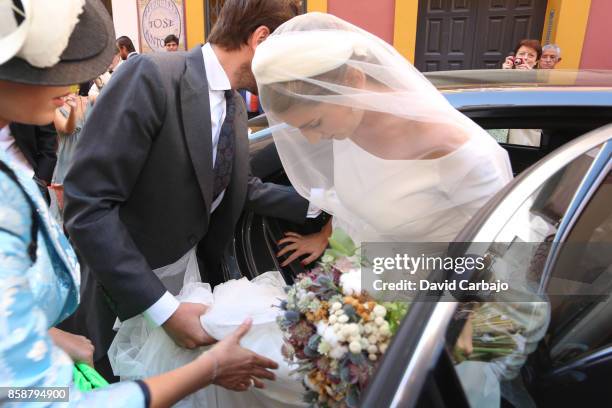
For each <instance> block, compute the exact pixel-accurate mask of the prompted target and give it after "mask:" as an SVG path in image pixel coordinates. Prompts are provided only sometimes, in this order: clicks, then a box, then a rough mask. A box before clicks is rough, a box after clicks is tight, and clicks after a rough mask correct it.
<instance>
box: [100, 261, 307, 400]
mask: <svg viewBox="0 0 612 408" xmlns="http://www.w3.org/2000/svg"><path fill="white" fill-rule="evenodd" d="M181 269H182V271H183V272H184V275H183V273H182V272H181ZM156 273H158V276H160V275H161V276H160V278H161V280H162V282H164V284H166V285H168V283H169V282H173V283H171V285H172V284H176V282H177V280H178V278H179V277H180V278H182V281H183V282H184V285H183V287H182V289H180V292H179V293H178V295H177V296H176V297H177V299H178V300H179V301H181V302H191V303H200V304H204V305H207V306H209V309H208V311H207V313H206V314H204V315H203V316H202V317H201V323H202V327H203V328H204V330H206V332H207V333H208V334H210V335H211V336H212V337H214V338H215V339H217V340H221V339H223V338H225V337H226V336H228V335H230V334H231V333H233V332H234V331H235V330H236V329H237V328H238V326H240V324H241V323H242V322H243V321H244V320H245V319H246V318H247V317H251V318H252V319H253V325H252V328H251V330H250V331H249V332H248V333H247V334H246V335H245V336H244V337H243V339H242V341H241V345H242V346H243V347H245V348H248V349H250V350H252V351H254V352H256V353H258V354H260V355H262V356H265V357H267V358H269V359H271V360H274V361H276V362H277V363H278V364H279V368H278V369H277V370H275V374H276V377H277V379H276V381H265V383H266V388H265V389H263V390H259V389H254V388H252V389H250V390H249V391H246V392H240V393H238V392H233V391H228V390H226V389H224V388H222V387H218V386H214V385H213V386H209V387H206V388H205V389H202V390H200V391H198V392H196V393H194V394H192V395H190V396H188V397H187V398H185V399H183V400H181V401H180V402H179V403H178V404H177V405H176V406H178V407H205V408H214V407H247V406H248V407H279V408H280V407H298V406H305V404H304V403H303V402H302V395H303V393H304V389H303V386H302V384H301V382H300V381H299V380H297V379H296V378H294V377H293V376H292V374H291V367H290V366H289V365H287V363H286V362H285V361H284V359H283V356H282V354H281V350H282V346H283V336H282V333H281V331H280V330H279V328H278V326H277V324H276V317H277V316H278V313H279V312H280V309H279V308H278V307H277V306H278V304H279V303H280V301H281V300H282V299H284V298H285V297H286V296H285V292H284V286H285V282H284V280H283V278H282V275H281V274H280V273H279V272H266V273H264V274H262V275H260V276H258V277H256V278H255V279H253V280H252V281H249V280H248V279H246V278H242V279H239V280H230V281H228V282H225V283H223V284H221V285H219V286H216V287H215V289H214V291H211V288H210V285H209V284H207V283H202V282H200V274H199V270H198V266H197V261H196V255H195V250H192V251H190V252H189V253H188V254H186V255H185V256H184V257H183V258H181V259H180V260H179V261H177V262H176V263H175V264H173V265H170V266H169V267H166V268H163V271H159V270H158V271H156ZM207 349H208V347H201V348H199V349H196V350H188V349H185V348H182V347H179V346H177V345H176V344H175V343H174V341H173V340H172V339H171V338H170V337H169V336H168V335H167V334H166V332H165V331H164V330H163V329H162V328H160V327H153V326H152V325H151V324H149V323H148V322H147V321H146V320H145V319H144V318H143V317H142V316H137V317H134V318H132V319H129V320H127V321H125V322H123V323H122V324H121V325H120V328H119V331H118V332H117V335H116V336H115V339H114V340H113V343H112V345H111V347H110V349H109V351H108V356H109V360H110V362H111V366H112V368H113V371H114V373H115V375H117V376H119V377H121V380H133V379H142V378H146V377H150V376H154V375H157V374H161V373H164V372H167V371H170V370H173V369H176V368H178V367H181V366H183V365H185V364H187V363H190V362H191V361H193V360H195V359H197V358H198V357H199V356H200V355H201V354H202V353H203V352H205V351H206V350H207Z"/></svg>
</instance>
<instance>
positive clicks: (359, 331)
mask: <svg viewBox="0 0 612 408" xmlns="http://www.w3.org/2000/svg"><path fill="white" fill-rule="evenodd" d="M329 244H330V247H331V249H328V250H327V251H326V253H325V255H324V256H323V258H322V261H321V263H320V265H319V266H318V267H316V268H314V269H312V270H311V271H309V272H307V273H304V274H302V275H299V276H298V277H297V278H296V280H295V283H294V284H293V285H292V286H289V287H287V300H286V301H283V302H282V304H281V308H282V309H283V311H284V313H283V314H282V315H281V316H279V322H278V323H279V325H280V327H281V330H282V331H283V333H284V335H285V340H286V346H285V350H284V352H285V356H286V357H287V359H288V360H289V361H290V362H291V363H294V364H296V365H297V368H296V371H297V372H298V373H299V374H300V375H301V377H302V378H303V382H304V385H305V386H306V388H307V393H306V396H305V398H306V401H307V402H309V403H310V404H311V405H316V406H323V407H345V406H346V407H356V406H357V404H358V401H359V396H360V393H361V391H362V390H363V389H365V387H366V385H367V382H368V380H369V378H370V376H371V375H372V373H373V372H374V368H375V366H376V364H377V362H378V360H379V359H380V357H381V356H382V354H383V353H384V352H385V350H386V349H387V347H388V345H389V342H390V339H391V337H392V336H393V334H395V332H396V330H397V328H398V327H399V324H400V322H401V320H402V318H403V317H404V315H405V314H406V312H407V310H408V306H407V304H406V303H402V302H384V303H379V302H376V301H375V300H374V299H373V298H372V297H370V296H369V295H368V294H367V293H365V292H363V291H362V290H361V275H360V266H361V260H360V256H359V252H358V250H357V248H356V247H355V245H354V243H353V242H352V240H351V239H350V238H349V237H348V236H347V235H346V234H345V233H344V232H343V231H341V230H336V231H334V233H333V234H332V236H331V237H330V239H329Z"/></svg>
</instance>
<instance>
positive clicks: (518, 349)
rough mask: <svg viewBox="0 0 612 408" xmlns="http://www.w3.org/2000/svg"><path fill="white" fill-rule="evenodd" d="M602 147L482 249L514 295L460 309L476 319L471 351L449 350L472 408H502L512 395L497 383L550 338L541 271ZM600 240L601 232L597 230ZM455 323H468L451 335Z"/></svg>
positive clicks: (564, 172) (493, 275)
mask: <svg viewBox="0 0 612 408" xmlns="http://www.w3.org/2000/svg"><path fill="white" fill-rule="evenodd" d="M600 149H601V146H600V147H597V148H596V149H592V150H591V151H589V152H587V153H585V154H582V155H581V156H579V157H578V158H576V159H575V160H573V161H572V162H570V163H568V164H567V165H566V166H564V167H563V168H562V169H561V170H560V171H558V172H557V173H556V174H554V175H553V176H552V177H550V178H549V179H548V180H546V181H545V182H543V184H542V185H541V186H540V187H539V188H537V189H536V190H535V192H534V193H533V194H532V195H531V196H530V197H529V198H528V199H527V200H526V201H525V202H523V203H522V204H521V205H520V206H519V207H518V209H517V210H516V211H515V212H514V214H512V215H511V216H509V218H508V220H507V222H505V224H504V225H503V227H502V228H501V229H500V230H499V232H498V233H497V236H496V237H495V239H494V240H493V242H491V243H488V244H483V245H484V247H485V248H487V249H486V250H485V251H484V253H485V254H486V257H487V259H488V262H489V265H490V266H489V272H490V276H489V279H490V280H491V281H493V280H495V279H497V278H501V279H502V280H505V281H507V282H511V283H512V289H513V290H512V291H509V292H508V293H506V294H500V295H499V297H496V298H495V299H499V300H498V301H496V302H486V303H475V304H474V303H472V304H471V305H468V307H464V306H466V305H462V306H461V307H460V308H459V309H460V310H461V312H460V313H459V315H460V314H461V313H463V316H464V317H465V316H466V315H469V316H470V319H469V321H468V324H466V325H465V326H464V327H463V331H462V336H465V333H466V330H467V331H468V332H469V333H468V334H470V335H471V338H472V339H471V345H472V348H473V350H472V353H471V354H470V355H469V356H466V352H465V350H458V349H457V344H458V343H454V344H448V345H447V346H448V347H449V349H450V351H452V354H453V356H455V363H457V364H455V369H456V371H457V374H458V376H459V378H460V380H461V383H462V385H463V387H464V390H465V392H466V395H467V396H468V400H469V401H470V403H471V404H472V405H482V404H485V405H490V404H495V401H497V405H499V399H500V398H501V397H507V396H504V394H503V392H502V389H504V387H501V386H500V385H499V384H500V383H502V382H504V381H511V380H513V379H514V378H516V377H517V376H518V374H519V372H520V369H521V367H522V366H523V364H524V363H525V361H526V359H527V357H528V355H529V354H530V353H531V352H533V351H534V350H535V349H536V347H537V344H538V342H539V341H540V340H541V339H542V338H544V336H545V335H546V334H547V331H548V329H549V323H550V315H551V305H550V303H549V300H548V298H547V295H546V294H542V293H539V292H538V289H539V283H540V279H541V278H542V272H543V268H544V266H545V263H546V259H547V257H548V254H549V252H550V250H551V242H552V241H553V238H554V236H555V234H556V233H557V229H558V227H559V224H560V222H561V220H562V218H563V216H564V215H565V213H566V211H567V209H568V207H569V205H570V203H571V202H572V199H573V197H574V194H575V193H576V191H577V190H578V188H579V186H580V184H581V182H582V180H583V178H584V176H585V174H586V173H587V171H588V170H589V167H590V166H591V164H592V163H593V160H594V158H595V157H596V155H597V152H598V151H599V150H600ZM597 234H601V233H600V232H599V230H598V229H597V233H596V236H599V235H597ZM466 310H467V313H466ZM455 324H463V322H462V319H456V320H455V322H454V323H452V324H451V325H450V327H449V333H451V332H457V331H458V330H457V328H456V326H455V327H453V326H454V325H455ZM449 338H452V337H451V336H449ZM460 339H461V336H460ZM483 384H487V386H486V387H483ZM485 393H486V394H485Z"/></svg>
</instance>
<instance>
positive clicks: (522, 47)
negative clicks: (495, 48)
mask: <svg viewBox="0 0 612 408" xmlns="http://www.w3.org/2000/svg"><path fill="white" fill-rule="evenodd" d="M541 56H542V45H541V44H540V41H538V40H528V39H525V40H521V41H519V43H518V44H517V46H516V47H515V48H514V55H509V56H507V57H506V60H505V61H504V63H503V64H502V68H503V69H534V68H536V66H537V64H538V61H539V60H540V57H541Z"/></svg>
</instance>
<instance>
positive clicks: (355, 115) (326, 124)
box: [279, 102, 363, 143]
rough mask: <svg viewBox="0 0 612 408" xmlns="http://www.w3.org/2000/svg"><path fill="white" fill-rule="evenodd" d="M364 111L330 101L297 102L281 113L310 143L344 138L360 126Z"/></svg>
mask: <svg viewBox="0 0 612 408" xmlns="http://www.w3.org/2000/svg"><path fill="white" fill-rule="evenodd" d="M362 117H363V111H359V110H354V109H351V108H348V107H346V106H340V105H332V104H328V103H322V102H321V103H314V104H296V105H294V106H292V107H291V108H289V110H287V111H286V112H284V113H282V114H279V118H281V119H282V120H283V121H284V122H285V123H287V124H288V125H290V126H293V127H294V128H296V129H299V131H300V132H301V134H302V136H304V137H305V138H306V139H307V140H308V141H309V142H310V143H318V142H320V141H321V140H331V139H336V140H343V139H346V138H349V137H351V135H352V134H353V133H354V132H355V129H356V128H357V127H358V126H359V123H360V122H361V118H362Z"/></svg>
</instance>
